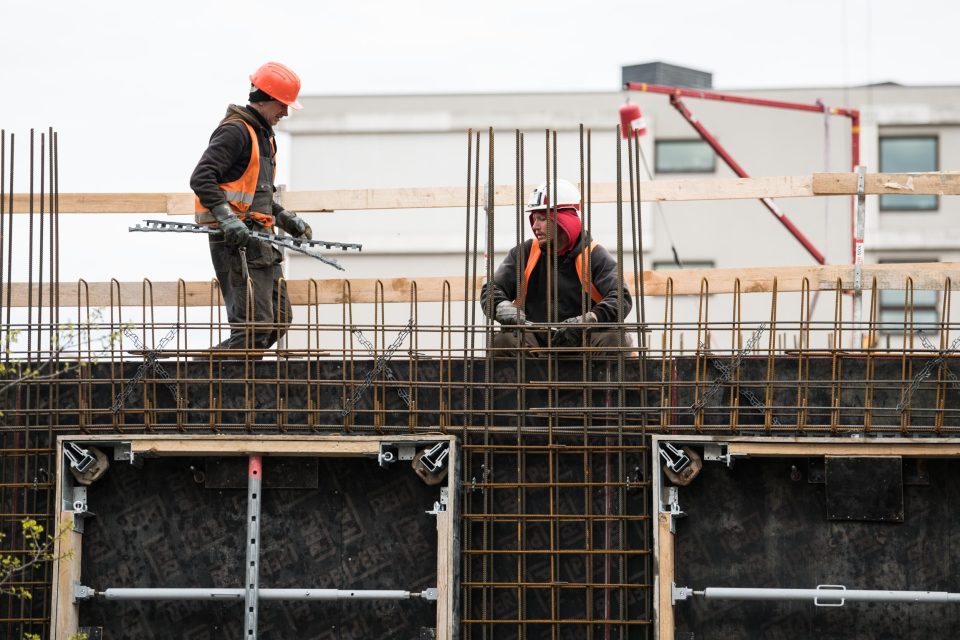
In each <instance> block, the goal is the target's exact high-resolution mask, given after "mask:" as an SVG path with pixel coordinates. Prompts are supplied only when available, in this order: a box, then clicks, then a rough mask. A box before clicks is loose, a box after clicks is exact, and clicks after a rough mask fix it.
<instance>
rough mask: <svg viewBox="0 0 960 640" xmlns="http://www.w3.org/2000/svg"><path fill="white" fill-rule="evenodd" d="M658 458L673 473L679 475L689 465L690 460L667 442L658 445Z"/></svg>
mask: <svg viewBox="0 0 960 640" xmlns="http://www.w3.org/2000/svg"><path fill="white" fill-rule="evenodd" d="M660 457H661V458H663V461H664V463H666V465H667V467H669V469H670V470H671V471H673V472H674V473H680V472H681V471H683V469H685V468H686V467H687V465H688V464H690V458H689V457H688V456H687V454H685V453H684V452H683V451H682V450H680V449H677V448H676V447H675V446H673V445H672V444H670V443H669V442H663V443H661V445H660Z"/></svg>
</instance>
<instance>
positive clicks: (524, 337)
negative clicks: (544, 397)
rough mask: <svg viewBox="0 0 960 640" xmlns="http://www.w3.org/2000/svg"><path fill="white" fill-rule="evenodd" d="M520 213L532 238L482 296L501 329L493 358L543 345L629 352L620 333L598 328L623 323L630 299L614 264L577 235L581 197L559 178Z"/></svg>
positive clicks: (518, 248) (625, 336)
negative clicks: (527, 223)
mask: <svg viewBox="0 0 960 640" xmlns="http://www.w3.org/2000/svg"><path fill="white" fill-rule="evenodd" d="M554 198H555V202H556V204H551V202H552V201H554ZM526 211H527V213H528V214H529V219H530V227H531V229H532V230H533V235H534V237H533V238H532V239H530V240H527V241H526V242H524V243H523V244H521V245H518V246H516V247H514V248H513V249H511V250H510V252H509V253H508V254H507V257H506V258H505V259H504V261H503V262H502V263H501V264H500V266H499V267H498V268H497V271H496V273H495V274H494V277H493V281H492V282H490V283H487V284H485V285H484V286H483V289H482V290H481V294H480V304H481V305H482V307H483V312H484V313H485V314H488V315H490V316H491V317H492V318H493V319H494V320H496V321H497V322H499V323H500V324H501V325H502V327H503V330H502V331H499V332H498V333H497V334H496V335H495V336H494V340H493V346H494V348H495V349H496V350H497V352H498V353H499V354H500V355H508V354H511V353H516V351H517V350H518V349H519V348H520V347H527V348H536V347H545V346H547V345H548V344H549V345H550V346H554V347H593V348H597V349H599V350H603V349H607V350H611V349H614V348H619V347H628V346H631V345H632V340H631V339H630V335H629V334H627V333H626V332H624V331H623V330H622V329H620V328H615V327H611V326H606V327H604V326H597V324H598V323H601V324H604V323H610V324H612V323H619V322H622V321H623V319H624V318H625V317H626V316H627V314H628V313H630V310H631V308H632V307H633V300H632V298H631V297H630V292H629V291H628V290H627V288H626V287H625V286H623V284H622V282H621V278H620V277H619V276H618V266H617V262H616V260H614V258H613V257H612V256H611V255H610V253H609V252H608V251H607V250H606V249H605V248H604V247H603V246H601V245H599V244H597V243H596V242H593V241H592V240H591V239H590V238H589V237H588V236H587V235H586V234H585V233H583V225H582V224H581V221H580V190H579V189H577V187H576V186H575V185H574V184H573V183H571V182H570V181H568V180H563V179H559V180H557V181H556V184H555V185H554V183H553V182H550V183H544V184H541V185H540V186H539V187H537V188H536V189H534V191H533V194H532V195H531V198H530V201H529V203H528V204H527V207H526ZM554 284H556V289H555V291H556V293H554V288H553V287H554ZM518 285H519V286H518ZM552 323H562V324H558V325H555V326H554V327H553V328H551V329H549V330H547V329H546V328H545V326H544V324H548V325H549V324H552Z"/></svg>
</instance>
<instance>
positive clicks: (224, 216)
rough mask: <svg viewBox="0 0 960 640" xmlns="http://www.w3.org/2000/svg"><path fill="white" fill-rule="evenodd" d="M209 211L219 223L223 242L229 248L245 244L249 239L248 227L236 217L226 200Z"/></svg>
mask: <svg viewBox="0 0 960 640" xmlns="http://www.w3.org/2000/svg"><path fill="white" fill-rule="evenodd" d="M210 213H211V214H212V215H213V217H214V218H215V219H216V221H217V222H218V223H220V230H221V231H223V242H224V243H225V244H226V245H227V246H228V247H229V248H231V249H236V248H237V247H243V246H246V244H247V240H249V239H250V229H247V225H245V224H243V222H242V221H241V220H240V218H238V217H237V216H236V215H235V214H234V213H233V209H231V208H230V205H228V204H227V203H226V202H224V203H223V204H218V205H217V206H215V207H214V208H213V209H210Z"/></svg>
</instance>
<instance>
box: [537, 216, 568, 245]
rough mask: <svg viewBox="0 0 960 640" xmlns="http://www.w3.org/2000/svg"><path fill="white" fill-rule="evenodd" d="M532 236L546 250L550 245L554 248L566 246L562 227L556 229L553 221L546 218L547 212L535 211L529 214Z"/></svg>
mask: <svg viewBox="0 0 960 640" xmlns="http://www.w3.org/2000/svg"><path fill="white" fill-rule="evenodd" d="M531 220H532V225H531V226H532V227H533V235H534V237H535V238H536V239H537V243H538V244H539V245H540V249H541V250H543V249H546V248H547V247H548V246H550V245H551V244H552V245H553V246H554V247H563V246H565V245H566V244H567V240H568V239H567V234H566V232H564V230H563V228H562V227H558V226H557V223H556V221H555V220H551V219H550V218H549V217H548V212H547V211H535V212H534V213H533V214H531Z"/></svg>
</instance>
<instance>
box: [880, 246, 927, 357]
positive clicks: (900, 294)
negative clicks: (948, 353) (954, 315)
mask: <svg viewBox="0 0 960 640" xmlns="http://www.w3.org/2000/svg"><path fill="white" fill-rule="evenodd" d="M880 262H881V263H883V264H890V263H895V262H936V260H930V259H928V258H920V259H917V260H881V261H880ZM879 294H880V297H879V300H878V301H877V302H878V304H877V321H878V322H879V323H880V331H881V332H883V333H894V334H896V333H903V326H904V315H903V314H904V308H905V307H906V305H907V292H906V291H904V290H897V289H881V290H880V291H879ZM938 298H939V293H938V292H937V291H932V290H922V289H914V290H913V329H914V331H923V332H924V333H925V334H927V336H931V340H933V336H937V335H938V334H937V331H938V327H937V322H938V321H939V319H940V312H939V310H938V308H937V307H938V304H937V301H938ZM906 318H907V321H909V320H910V316H909V315H908V316H906ZM938 339H939V338H938ZM934 342H935V343H936V344H939V342H937V341H936V340H934Z"/></svg>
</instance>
